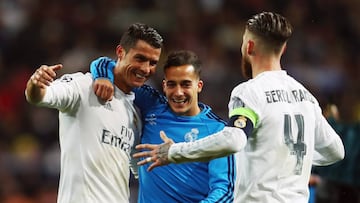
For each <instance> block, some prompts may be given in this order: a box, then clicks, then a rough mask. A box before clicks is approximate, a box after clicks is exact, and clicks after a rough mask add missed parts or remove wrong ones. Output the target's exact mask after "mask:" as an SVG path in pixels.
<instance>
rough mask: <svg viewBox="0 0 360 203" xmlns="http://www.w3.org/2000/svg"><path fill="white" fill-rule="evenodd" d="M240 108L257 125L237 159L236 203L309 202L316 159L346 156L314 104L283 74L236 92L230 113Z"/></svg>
mask: <svg viewBox="0 0 360 203" xmlns="http://www.w3.org/2000/svg"><path fill="white" fill-rule="evenodd" d="M242 105H243V106H244V107H247V108H250V109H252V110H253V111H254V112H255V113H256V114H257V116H258V121H257V124H256V126H255V128H254V131H253V133H252V135H250V136H249V137H248V141H247V144H246V146H245V148H244V150H242V151H240V152H239V153H237V154H236V157H237V160H236V161H237V180H236V187H235V188H236V189H235V202H239V203H240V202H246V203H252V202H258V203H276V202H283V203H289V202H291V203H306V202H308V196H309V194H308V193H309V192H308V183H309V176H310V172H311V167H312V164H313V158H314V157H315V155H316V156H317V158H316V160H314V161H316V162H315V163H317V164H321V165H326V164H331V163H333V162H335V161H338V160H339V156H341V154H343V153H344V151H343V150H344V149H343V145H342V142H341V140H340V138H339V136H338V135H337V134H336V133H335V131H334V130H333V129H332V128H331V127H330V125H329V124H328V123H327V121H326V120H325V118H324V117H323V116H322V112H321V108H320V107H319V104H318V102H317V101H316V99H315V98H314V97H313V95H311V94H310V93H309V92H308V91H307V90H306V89H305V88H304V87H303V85H301V84H300V83H298V82H297V81H295V80H294V79H293V78H292V77H290V76H288V75H287V73H286V72H285V71H268V72H263V73H261V74H259V75H258V76H257V77H256V78H254V79H252V80H249V81H248V82H245V83H242V84H240V85H238V86H237V87H236V88H235V89H234V90H233V91H232V94H231V98H230V102H229V111H230V112H231V111H232V110H233V109H235V108H238V107H240V106H242ZM315 152H316V153H315ZM317 152H319V153H317ZM320 154H321V155H320ZM332 155H334V156H332ZM324 156H325V157H324Z"/></svg>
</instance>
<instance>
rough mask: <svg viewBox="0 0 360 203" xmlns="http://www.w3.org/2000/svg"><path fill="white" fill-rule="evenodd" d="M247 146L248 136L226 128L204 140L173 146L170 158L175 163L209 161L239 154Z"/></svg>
mask: <svg viewBox="0 0 360 203" xmlns="http://www.w3.org/2000/svg"><path fill="white" fill-rule="evenodd" d="M245 144H246V135H245V133H244V131H243V130H241V129H239V128H235V127H224V129H223V130H221V131H219V132H217V133H215V134H212V135H210V136H208V137H205V138H203V139H199V140H196V141H194V142H186V143H184V142H182V143H175V144H173V145H171V147H170V149H169V155H168V158H169V161H171V162H173V163H182V162H190V161H209V160H211V159H214V158H218V157H223V156H227V155H229V154H233V153H235V152H238V151H240V150H241V149H242V148H243V147H244V146H245Z"/></svg>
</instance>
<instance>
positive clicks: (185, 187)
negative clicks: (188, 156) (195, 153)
mask: <svg viewBox="0 0 360 203" xmlns="http://www.w3.org/2000/svg"><path fill="white" fill-rule="evenodd" d="M134 92H135V95H136V96H135V104H136V105H137V106H138V107H139V109H140V111H141V115H142V122H143V126H144V127H143V135H142V138H141V142H142V143H152V144H159V143H162V142H163V141H162V140H161V138H160V134H159V132H160V130H164V131H165V133H166V135H167V136H169V137H170V138H171V139H173V140H174V142H186V141H189V140H191V139H200V138H203V137H205V136H207V135H209V134H213V133H215V132H218V131H220V130H221V129H222V128H224V126H225V122H224V121H223V120H221V119H220V118H219V117H218V116H217V115H215V114H214V113H213V111H212V110H211V109H210V107H209V106H207V105H204V104H199V105H200V107H201V109H202V111H201V113H200V114H198V115H197V116H191V117H189V116H178V115H176V114H174V113H173V112H172V111H171V109H170V107H169V105H168V103H167V100H166V98H165V97H164V96H163V95H162V94H160V93H159V92H158V91H156V90H154V89H153V88H152V87H150V86H147V85H144V86H142V87H140V88H136V89H134ZM234 164H235V160H234V157H233V155H231V156H228V157H223V158H218V159H214V160H212V161H210V162H201V163H199V162H195V163H185V164H177V165H174V164H170V165H167V166H163V167H158V168H155V169H154V170H152V171H151V172H147V171H146V169H147V167H148V166H149V165H148V164H147V165H144V166H142V167H140V169H139V177H140V179H139V181H140V182H139V183H140V184H139V185H140V188H139V198H138V200H139V202H140V203H159V202H186V203H190V202H232V201H233V190H234V184H235V165H234ZM208 194H210V195H209V196H208Z"/></svg>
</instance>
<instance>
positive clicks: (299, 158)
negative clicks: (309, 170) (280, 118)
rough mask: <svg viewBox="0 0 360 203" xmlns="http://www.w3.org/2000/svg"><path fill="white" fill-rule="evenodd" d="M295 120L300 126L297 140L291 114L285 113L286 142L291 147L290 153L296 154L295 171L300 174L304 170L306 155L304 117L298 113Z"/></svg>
mask: <svg viewBox="0 0 360 203" xmlns="http://www.w3.org/2000/svg"><path fill="white" fill-rule="evenodd" d="M295 120H296V124H297V127H298V133H297V140H296V142H295V141H294V137H293V132H292V126H291V116H290V115H289V114H285V115H284V136H285V144H286V146H288V148H289V149H290V154H291V155H295V156H296V166H295V169H294V173H295V174H296V175H300V174H301V172H302V165H303V160H304V156H305V154H306V144H305V143H304V117H303V116H302V115H301V114H296V115H295Z"/></svg>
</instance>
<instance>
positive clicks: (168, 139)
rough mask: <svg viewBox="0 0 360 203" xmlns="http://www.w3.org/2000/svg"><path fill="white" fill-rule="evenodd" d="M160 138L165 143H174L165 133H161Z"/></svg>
mask: <svg viewBox="0 0 360 203" xmlns="http://www.w3.org/2000/svg"><path fill="white" fill-rule="evenodd" d="M160 137H161V139H162V140H163V141H164V142H173V141H172V139H170V138H168V137H167V136H166V134H165V132H164V131H160Z"/></svg>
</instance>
